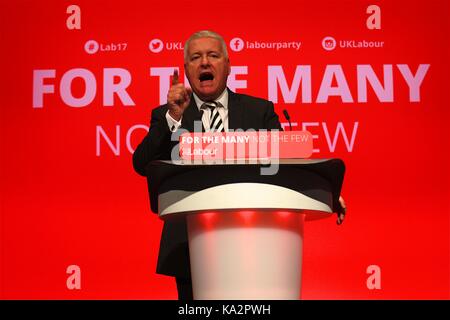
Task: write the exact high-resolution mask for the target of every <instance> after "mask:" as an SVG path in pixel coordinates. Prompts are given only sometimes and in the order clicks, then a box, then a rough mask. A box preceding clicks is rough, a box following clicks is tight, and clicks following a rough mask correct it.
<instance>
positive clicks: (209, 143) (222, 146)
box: [180, 130, 313, 160]
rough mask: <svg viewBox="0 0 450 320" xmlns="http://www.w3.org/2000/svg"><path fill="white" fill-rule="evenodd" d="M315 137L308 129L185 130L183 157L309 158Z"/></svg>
mask: <svg viewBox="0 0 450 320" xmlns="http://www.w3.org/2000/svg"><path fill="white" fill-rule="evenodd" d="M312 150H313V138H312V135H311V133H310V132H308V131H289V132H284V131H275V130H273V131H245V132H243V131H236V132H219V133H210V132H205V133H200V132H194V133H183V134H182V135H181V136H180V157H181V159H183V160H234V159H293V158H309V157H310V156H311V154H312Z"/></svg>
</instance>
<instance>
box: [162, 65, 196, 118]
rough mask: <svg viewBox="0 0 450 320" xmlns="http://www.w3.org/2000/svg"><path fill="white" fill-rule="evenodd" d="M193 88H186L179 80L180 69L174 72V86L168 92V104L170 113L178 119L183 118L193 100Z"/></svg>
mask: <svg viewBox="0 0 450 320" xmlns="http://www.w3.org/2000/svg"><path fill="white" fill-rule="evenodd" d="M191 94H192V89H191V88H186V87H185V86H184V85H183V84H182V83H179V82H178V70H177V69H175V70H174V72H173V78H172V86H171V87H170V89H169V92H168V94H167V104H168V106H169V115H170V116H171V117H172V118H173V119H174V120H176V121H179V120H180V119H181V116H182V115H183V112H184V110H186V108H187V107H188V106H189V103H190V102H191Z"/></svg>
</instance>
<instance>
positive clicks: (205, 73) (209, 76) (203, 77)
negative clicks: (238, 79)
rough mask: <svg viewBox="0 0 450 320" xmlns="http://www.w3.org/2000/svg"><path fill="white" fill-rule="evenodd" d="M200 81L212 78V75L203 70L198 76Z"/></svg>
mask: <svg viewBox="0 0 450 320" xmlns="http://www.w3.org/2000/svg"><path fill="white" fill-rule="evenodd" d="M199 80H200V82H203V81H208V80H214V75H213V74H212V73H211V72H203V73H202V74H200V77H199Z"/></svg>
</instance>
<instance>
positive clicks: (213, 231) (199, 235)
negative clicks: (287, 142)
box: [148, 159, 345, 300]
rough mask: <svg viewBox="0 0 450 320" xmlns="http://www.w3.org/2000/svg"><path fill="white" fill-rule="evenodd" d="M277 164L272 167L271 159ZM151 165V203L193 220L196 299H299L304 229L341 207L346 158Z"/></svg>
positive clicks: (164, 215)
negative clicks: (269, 172) (269, 171)
mask: <svg viewBox="0 0 450 320" xmlns="http://www.w3.org/2000/svg"><path fill="white" fill-rule="evenodd" d="M272 165H273V164H272ZM264 168H267V165H264V164H261V163H250V162H249V161H247V162H244V163H242V162H241V163H236V162H235V161H234V162H229V163H223V164H202V163H200V164H195V163H192V162H183V161H154V162H152V163H150V164H149V166H148V175H149V177H151V179H149V191H150V203H151V207H152V210H153V211H154V212H158V215H159V217H160V218H161V219H163V220H165V221H176V220H180V219H185V220H186V222H187V230H188V241H189V253H190V267H191V276H192V286H193V295H194V299H196V300H197V299H199V300H204V299H205V300H206V299H214V300H228V299H230V300H235V299H245V300H255V299H265V300H266V299H267V300H274V299H288V300H293V299H299V298H300V294H301V270H302V251H303V227H304V223H305V222H307V221H309V220H315V219H322V218H326V217H329V216H330V215H331V214H332V213H333V212H336V211H337V209H338V208H339V195H340V192H341V187H342V182H343V177H344V172H345V166H344V163H343V162H342V160H339V159H281V160H279V161H278V171H277V173H276V174H274V175H263V174H261V173H262V171H261V170H262V169H264Z"/></svg>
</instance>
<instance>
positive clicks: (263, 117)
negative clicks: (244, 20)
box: [133, 31, 282, 300]
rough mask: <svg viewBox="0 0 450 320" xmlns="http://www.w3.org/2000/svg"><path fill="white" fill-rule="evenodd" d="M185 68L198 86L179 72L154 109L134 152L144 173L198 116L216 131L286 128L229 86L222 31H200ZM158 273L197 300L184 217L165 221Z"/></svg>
mask: <svg viewBox="0 0 450 320" xmlns="http://www.w3.org/2000/svg"><path fill="white" fill-rule="evenodd" d="M184 67H185V72H186V76H187V78H188V80H189V84H190V85H191V88H192V89H191V88H187V87H185V86H184V85H183V84H182V83H179V82H178V72H177V71H175V72H174V76H173V81H172V86H171V88H170V90H169V92H168V95H167V104H165V105H162V106H159V107H157V108H156V109H154V110H153V112H152V116H151V124H150V129H149V132H148V134H147V136H146V137H145V138H144V139H143V141H142V142H141V143H140V144H139V146H138V147H137V148H136V151H135V153H134V155H133V165H134V168H135V170H136V171H137V172H138V173H139V174H141V175H143V176H146V166H147V164H148V163H149V162H151V161H153V160H169V159H171V153H172V150H173V148H174V147H175V146H176V144H177V142H176V141H171V134H172V133H174V132H176V131H177V130H179V129H185V130H188V131H190V132H193V131H194V121H201V122H202V127H203V130H204V131H211V132H222V131H229V130H231V129H243V130H248V129H255V130H259V129H267V130H271V129H277V130H282V129H281V125H280V122H279V120H278V116H277V114H276V113H275V111H274V106H273V103H272V102H270V101H267V100H264V99H260V98H255V97H251V96H248V95H243V94H236V93H233V92H232V91H231V90H229V89H228V88H227V78H228V75H229V74H230V71H231V69H230V60H229V58H228V52H227V47H226V44H225V42H224V40H223V38H222V37H221V36H220V35H219V34H217V33H215V32H211V31H200V32H197V33H194V34H193V35H192V36H191V37H190V38H189V39H188V40H187V41H186V44H185V47H184ZM150 179H151V177H150ZM157 273H161V274H166V275H170V276H174V277H176V282H177V289H178V296H179V299H183V300H184V299H192V285H191V279H190V267H189V249H188V244H187V232H186V225H185V223H184V222H177V223H174V222H166V223H165V224H164V228H163V233H162V236H161V243H160V251H159V257H158V266H157Z"/></svg>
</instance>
